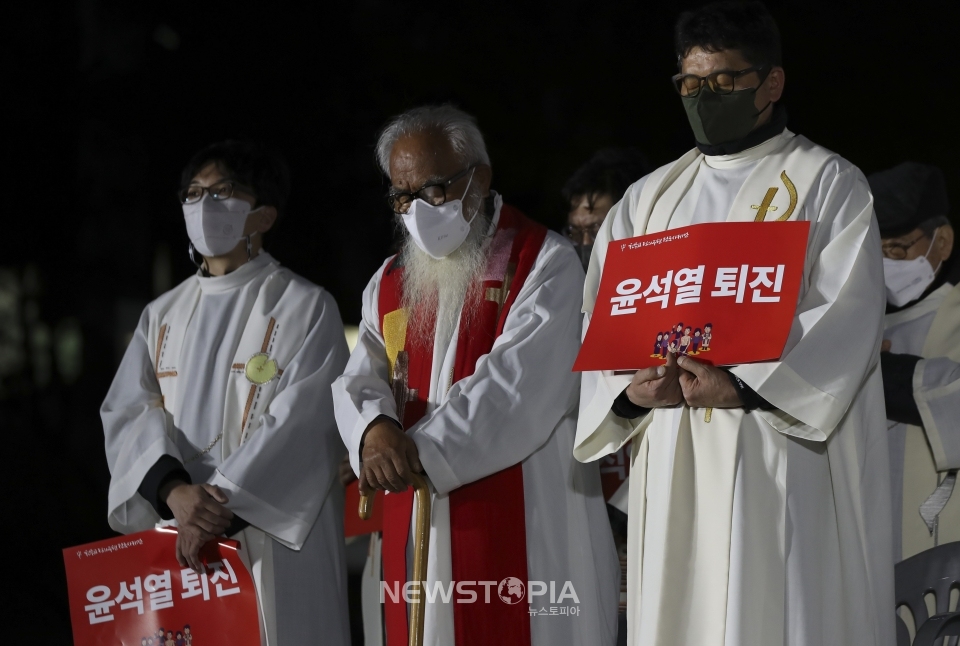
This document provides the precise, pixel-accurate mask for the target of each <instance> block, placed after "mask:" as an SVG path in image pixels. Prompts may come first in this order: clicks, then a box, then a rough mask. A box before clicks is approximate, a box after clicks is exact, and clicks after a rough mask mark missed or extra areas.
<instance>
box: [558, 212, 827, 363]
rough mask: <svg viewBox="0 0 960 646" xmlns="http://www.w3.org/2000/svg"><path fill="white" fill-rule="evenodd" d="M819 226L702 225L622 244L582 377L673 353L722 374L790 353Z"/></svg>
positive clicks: (606, 276) (614, 250)
mask: <svg viewBox="0 0 960 646" xmlns="http://www.w3.org/2000/svg"><path fill="white" fill-rule="evenodd" d="M809 229H810V223H809V222H718V223H709V224H696V225H693V226H688V227H682V228H679V229H671V230H669V231H664V232H663V233H655V234H650V235H645V236H640V237H637V238H627V239H624V240H614V241H612V242H610V244H609V246H608V247H607V258H606V261H605V263H604V268H603V275H602V276H601V278H600V289H599V292H598V294H597V301H596V304H595V306H594V309H593V315H592V316H591V319H590V328H589V330H587V336H586V338H584V340H583V346H582V347H581V349H580V354H579V355H578V356H577V361H576V363H575V364H574V366H573V369H574V370H636V369H639V368H648V367H650V366H655V365H659V364H661V363H663V360H664V359H665V358H666V356H667V352H670V351H671V350H672V351H674V352H678V353H680V354H685V355H689V356H695V357H696V358H697V359H698V360H700V361H705V362H707V363H710V364H713V365H730V364H737V363H750V362H754V361H769V360H771V359H777V358H779V357H780V354H781V353H782V352H783V347H784V345H785V344H786V342H787V335H788V334H789V332H790V326H791V325H792V323H793V314H794V312H795V310H796V306H797V296H798V294H799V292H800V282H801V279H802V277H803V264H804V257H805V255H806V248H807V234H808V232H809Z"/></svg>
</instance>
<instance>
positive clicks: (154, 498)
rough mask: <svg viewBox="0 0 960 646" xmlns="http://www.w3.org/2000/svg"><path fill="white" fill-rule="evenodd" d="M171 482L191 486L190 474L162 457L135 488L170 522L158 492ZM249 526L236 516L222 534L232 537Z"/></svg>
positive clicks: (175, 462)
mask: <svg viewBox="0 0 960 646" xmlns="http://www.w3.org/2000/svg"><path fill="white" fill-rule="evenodd" d="M171 480H182V481H183V482H186V483H187V484H193V480H192V479H191V478H190V474H189V473H187V470H186V469H184V468H183V463H181V462H180V460H178V459H176V458H175V457H173V456H172V455H162V456H160V459H159V460H157V461H156V462H154V463H153V466H152V467H150V470H149V471H147V474H146V475H145V476H143V480H142V481H141V482H140V486H139V487H137V493H139V494H140V495H141V496H143V497H144V499H145V500H146V501H147V502H149V503H150V505H151V506H152V507H153V508H154V509H156V510H157V513H158V514H160V518H162V519H164V520H172V519H173V512H172V511H170V507H168V506H167V503H166V502H165V501H163V500H160V490H161V489H162V488H163V486H164V485H165V484H167V483H168V482H170V481H171ZM249 526H250V523H248V522H247V521H245V520H244V519H242V518H240V517H239V516H237V515H236V514H234V516H233V520H231V521H230V526H229V527H227V531H226V532H224V534H225V535H226V536H233V535H234V534H236V533H237V532H239V531H241V530H243V529H245V528H247V527H249Z"/></svg>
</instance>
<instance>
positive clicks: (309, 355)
mask: <svg viewBox="0 0 960 646" xmlns="http://www.w3.org/2000/svg"><path fill="white" fill-rule="evenodd" d="M303 316H309V317H310V320H311V327H310V331H309V332H308V333H307V336H306V339H305V340H304V342H303V345H302V346H301V348H300V349H299V351H298V352H297V354H296V355H295V356H294V358H293V360H292V361H291V362H290V363H289V365H287V366H286V367H284V370H283V375H282V376H281V377H280V383H279V385H278V387H277V393H276V394H275V395H274V397H273V400H272V401H271V402H270V405H269V407H268V408H267V410H266V411H265V412H263V413H261V414H260V416H261V417H260V422H261V423H260V426H259V428H257V430H256V431H255V432H254V433H253V434H252V435H250V436H249V438H248V439H247V441H245V442H244V443H243V444H241V445H240V446H239V447H238V448H237V449H236V450H235V451H234V452H233V453H231V454H230V456H229V457H228V458H227V459H226V460H225V461H224V462H223V463H222V464H221V465H220V467H219V468H218V469H217V471H216V472H215V473H214V476H213V477H212V479H211V481H210V482H211V483H212V484H215V485H218V486H219V487H221V488H222V489H223V490H224V491H225V492H226V494H227V496H228V497H229V498H230V502H229V503H228V504H227V507H228V508H230V510H232V511H233V512H234V513H235V514H237V515H238V516H240V517H242V518H243V519H244V520H246V521H247V522H249V523H250V524H251V525H253V526H254V527H256V528H258V529H261V530H263V531H264V532H266V533H267V534H270V535H271V536H272V537H274V538H275V539H276V540H278V541H279V542H280V543H282V544H284V545H286V546H288V547H290V548H293V549H299V548H300V547H301V546H302V545H303V542H304V540H305V539H306V537H307V534H308V533H309V532H310V529H311V528H312V527H313V524H314V522H315V521H316V519H317V516H318V515H319V514H320V510H321V508H322V506H323V504H324V502H325V501H326V500H327V498H328V496H329V494H330V491H331V488H332V487H334V486H339V484H337V482H338V481H337V473H338V467H339V463H340V459H341V458H342V457H343V450H344V449H343V443H342V442H341V441H340V436H339V434H338V433H337V428H336V422H335V421H334V416H333V401H332V396H331V392H330V385H331V384H332V383H333V381H334V379H336V378H337V377H338V376H339V375H340V373H341V371H342V370H343V366H344V365H345V364H346V361H347V354H348V351H347V344H346V340H345V338H344V335H343V323H342V321H341V320H340V312H339V310H338V309H337V305H336V302H335V301H334V300H333V297H332V296H330V294H328V293H327V292H320V293H319V295H318V298H317V300H316V301H315V302H314V303H304V304H303Z"/></svg>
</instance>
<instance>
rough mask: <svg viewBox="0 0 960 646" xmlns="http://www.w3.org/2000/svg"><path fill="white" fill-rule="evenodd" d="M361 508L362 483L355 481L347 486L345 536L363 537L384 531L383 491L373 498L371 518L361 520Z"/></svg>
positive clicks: (344, 511) (344, 517)
mask: <svg viewBox="0 0 960 646" xmlns="http://www.w3.org/2000/svg"><path fill="white" fill-rule="evenodd" d="M359 507H360V481H359V480H354V481H353V482H352V483H350V484H348V485H347V497H346V501H345V502H344V509H343V535H344V536H362V535H363V534H372V533H373V532H380V531H383V491H377V492H376V494H375V495H374V497H373V510H372V511H371V512H370V518H368V519H367V520H360V515H359V514H358V513H357V512H358V509H359Z"/></svg>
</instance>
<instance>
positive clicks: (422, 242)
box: [402, 171, 479, 260]
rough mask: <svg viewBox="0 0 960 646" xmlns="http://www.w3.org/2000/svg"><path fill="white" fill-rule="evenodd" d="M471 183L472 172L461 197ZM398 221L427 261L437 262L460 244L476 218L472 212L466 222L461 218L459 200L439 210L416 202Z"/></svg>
mask: <svg viewBox="0 0 960 646" xmlns="http://www.w3.org/2000/svg"><path fill="white" fill-rule="evenodd" d="M471 182H473V172H472V171H471V173H470V181H469V182H467V188H466V189H464V191H463V194H464V195H466V194H467V191H469V190H470V183H471ZM477 210H479V207H478V209H477ZM402 217H403V224H404V225H405V226H406V227H407V231H409V232H410V237H411V238H413V241H414V242H415V243H416V244H417V246H418V247H420V249H421V250H422V251H423V252H424V253H425V254H427V255H429V256H430V257H431V258H434V259H436V260H440V259H441V258H446V257H447V256H449V255H450V254H451V253H453V252H454V251H456V250H457V249H458V248H459V247H460V245H462V244H463V241H464V240H466V239H467V236H468V235H469V234H470V224H471V223H472V222H473V219H474V218H475V217H477V214H476V212H474V214H473V217H471V218H470V219H469V220H467V219H466V218H464V216H463V200H462V199H461V200H449V201H447V202H444V203H443V204H441V205H440V206H434V205H432V204H430V203H428V202H424V201H423V200H421V199H416V200H414V201H413V202H412V203H411V204H410V209H409V210H408V211H407V212H406V213H404V214H402Z"/></svg>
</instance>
